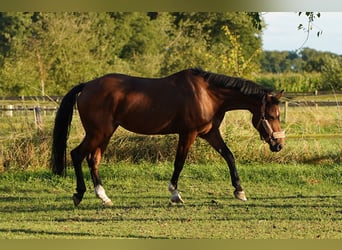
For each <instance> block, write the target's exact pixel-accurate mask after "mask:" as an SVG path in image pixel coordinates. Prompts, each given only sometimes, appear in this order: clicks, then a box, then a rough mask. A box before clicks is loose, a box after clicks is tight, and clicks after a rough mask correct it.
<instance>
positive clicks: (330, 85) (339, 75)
mask: <svg viewBox="0 0 342 250" xmlns="http://www.w3.org/2000/svg"><path fill="white" fill-rule="evenodd" d="M341 65H342V57H341V56H339V57H338V56H332V57H329V58H328V59H327V60H326V63H325V64H324V65H323V66H322V81H323V82H324V83H325V85H324V88H325V89H327V90H342V66H341Z"/></svg>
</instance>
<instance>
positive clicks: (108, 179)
mask: <svg viewBox="0 0 342 250" xmlns="http://www.w3.org/2000/svg"><path fill="white" fill-rule="evenodd" d="M171 165H172V164H171V163H166V162H165V163H160V164H151V163H141V164H135V165H134V164H127V163H120V164H117V165H116V166H114V165H108V166H101V169H100V171H101V174H102V177H103V182H104V187H105V188H106V191H107V194H108V196H110V198H111V199H112V201H113V202H114V206H113V207H111V208H103V207H102V205H101V202H100V200H98V199H97V198H95V195H94V193H93V189H92V184H91V181H90V176H89V173H88V171H87V169H86V168H85V173H86V174H85V177H86V180H87V182H86V183H87V187H88V191H87V193H86V194H85V198H84V200H83V201H82V203H81V204H80V206H79V207H78V208H75V207H74V206H73V204H72V200H71V195H72V193H73V192H74V190H75V177H74V174H73V171H72V170H71V169H69V170H68V176H67V178H59V177H56V176H53V175H52V174H51V173H50V172H49V171H48V170H44V169H39V170H36V171H7V172H5V173H2V174H1V175H0V207H1V217H0V238H2V239H4V238H6V239H25V238H30V239H33V238H35V239H42V238H48V239H50V238H78V239H85V238H86V239H93V238H153V239H164V238H192V239H193V238H201V239H202V238H205V239H208V238H210V239H213V238H221V239H223V238H224V239H226V238H234V239H272V238H275V239H289V238H291V239H292V238H310V239H313V238H324V239H327V238H328V239H341V238H342V227H341V225H342V193H341V192H342V190H341V184H342V183H341V172H342V166H341V165H338V164H333V165H329V164H327V165H295V164H292V165H282V164H281V165H278V164H266V165H261V164H248V165H239V166H238V170H239V173H240V176H241V179H242V184H243V187H244V188H245V191H246V194H247V197H248V199H249V200H248V201H247V202H245V203H244V202H240V201H238V200H235V199H234V198H233V195H232V192H233V188H232V187H231V186H230V179H229V172H228V169H227V167H226V166H225V165H224V164H219V163H213V164H212V165H211V164H206V165H198V164H190V165H188V166H185V168H184V170H183V172H182V175H181V178H180V182H179V189H180V191H181V193H182V197H183V199H184V201H185V204H184V205H170V204H169V193H168V191H167V184H168V182H169V179H170V176H171V173H172V166H171Z"/></svg>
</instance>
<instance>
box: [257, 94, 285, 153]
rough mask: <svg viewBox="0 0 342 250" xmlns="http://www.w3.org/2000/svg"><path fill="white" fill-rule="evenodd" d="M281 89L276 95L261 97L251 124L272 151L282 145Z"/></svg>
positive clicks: (283, 139)
mask: <svg viewBox="0 0 342 250" xmlns="http://www.w3.org/2000/svg"><path fill="white" fill-rule="evenodd" d="M282 93H283V91H281V92H279V93H278V94H276V95H271V94H267V95H265V96H264V97H263V98H262V101H261V105H260V108H259V109H257V110H256V112H255V113H254V115H253V121H252V122H253V125H254V127H255V128H256V129H257V130H258V131H259V134H260V138H261V139H262V140H265V141H266V142H267V143H268V144H269V145H270V150H271V151H272V152H279V151H280V150H281V149H282V148H283V147H284V142H285V132H284V131H282V130H281V128H280V120H279V118H280V108H279V103H280V98H281V96H282Z"/></svg>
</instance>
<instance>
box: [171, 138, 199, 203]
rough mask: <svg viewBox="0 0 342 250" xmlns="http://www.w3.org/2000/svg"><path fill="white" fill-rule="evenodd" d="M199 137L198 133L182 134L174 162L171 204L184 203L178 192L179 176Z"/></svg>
mask: <svg viewBox="0 0 342 250" xmlns="http://www.w3.org/2000/svg"><path fill="white" fill-rule="evenodd" d="M196 137H197V133H189V134H180V135H179V141H178V147H177V154H176V159H175V162H174V171H173V174H172V177H171V182H170V184H169V187H168V189H169V191H170V193H171V202H175V203H184V201H183V199H182V197H181V196H180V193H179V191H178V189H177V188H178V179H179V175H180V173H181V171H182V169H183V166H184V163H185V159H186V156H187V155H188V152H189V149H190V147H191V145H192V144H193V143H194V141H195V139H196Z"/></svg>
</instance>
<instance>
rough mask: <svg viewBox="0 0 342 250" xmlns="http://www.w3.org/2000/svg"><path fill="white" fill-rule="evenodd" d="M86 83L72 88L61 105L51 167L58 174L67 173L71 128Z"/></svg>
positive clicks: (54, 133) (55, 127) (55, 130)
mask: <svg viewBox="0 0 342 250" xmlns="http://www.w3.org/2000/svg"><path fill="white" fill-rule="evenodd" d="M84 86H85V84H84V83H81V84H79V85H77V86H75V87H74V88H72V89H71V90H70V91H69V92H68V93H67V94H66V95H65V96H64V97H63V100H62V102H61V104H60V106H59V109H58V111H57V114H56V118H55V126H54V128H53V137H52V152H51V169H52V172H53V173H55V174H58V175H61V176H62V175H65V173H66V171H65V169H66V147H67V140H68V136H69V129H70V124H71V120H72V115H73V111H74V105H75V103H76V99H77V95H78V93H80V92H81V91H82V90H83V88H84Z"/></svg>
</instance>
